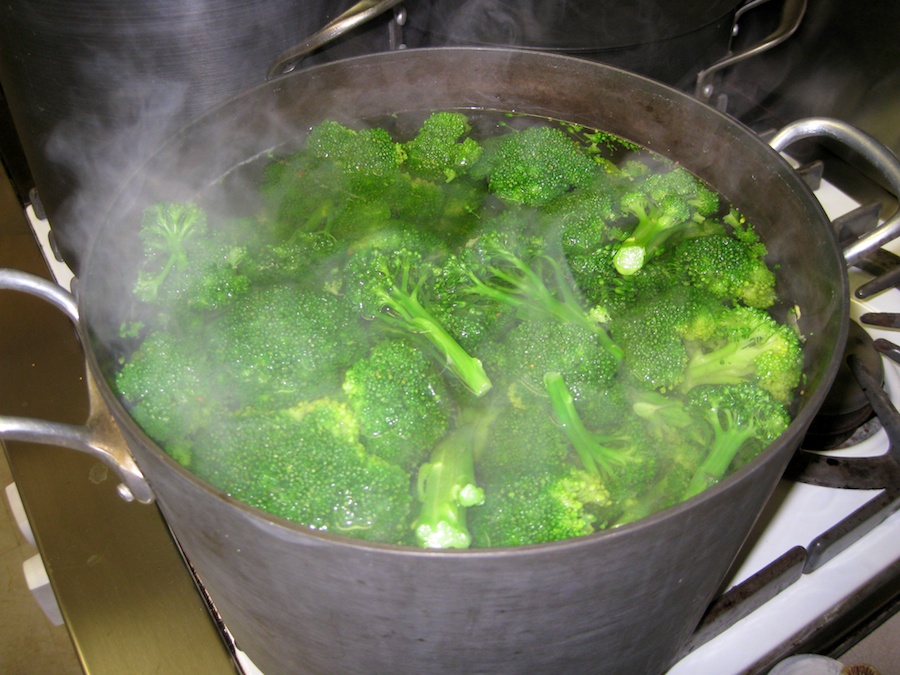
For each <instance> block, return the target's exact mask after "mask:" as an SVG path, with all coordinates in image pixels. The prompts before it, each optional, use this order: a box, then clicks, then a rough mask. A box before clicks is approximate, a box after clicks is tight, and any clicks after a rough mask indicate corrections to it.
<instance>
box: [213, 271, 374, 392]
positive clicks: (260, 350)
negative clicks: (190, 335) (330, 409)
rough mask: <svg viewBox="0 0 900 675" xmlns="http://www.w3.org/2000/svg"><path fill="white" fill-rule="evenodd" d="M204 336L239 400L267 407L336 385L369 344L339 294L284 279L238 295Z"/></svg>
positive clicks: (334, 388)
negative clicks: (232, 380)
mask: <svg viewBox="0 0 900 675" xmlns="http://www.w3.org/2000/svg"><path fill="white" fill-rule="evenodd" d="M209 335H210V341H211V350H212V352H213V355H214V358H216V359H217V360H218V361H220V362H221V363H222V367H223V369H227V371H228V372H230V373H231V374H232V376H233V377H234V381H235V383H236V391H237V392H238V393H239V394H240V395H241V397H242V400H243V402H244V404H245V405H252V406H254V407H257V408H264V409H272V408H282V407H285V406H286V405H290V404H292V403H295V402H296V401H301V400H308V399H312V398H315V397H317V396H319V395H321V394H324V393H327V392H329V391H337V390H339V389H340V384H341V379H342V375H341V368H342V367H347V366H349V365H350V364H352V363H354V362H355V361H356V360H357V359H358V358H360V357H361V356H362V355H363V354H365V351H366V349H367V342H366V340H367V335H366V333H365V331H364V330H363V329H362V328H360V327H359V324H358V320H357V317H356V315H355V314H353V313H352V312H351V311H350V308H348V307H347V305H346V303H344V302H343V301H342V300H341V299H340V298H338V297H337V296H335V295H333V294H332V293H329V292H327V291H320V290H311V289H308V288H304V287H302V286H299V285H296V284H287V283H284V284H279V285H275V286H265V287H260V288H258V289H255V290H254V291H252V292H250V293H246V294H244V295H242V296H240V297H239V298H236V299H235V301H234V302H233V303H232V305H231V307H230V310H229V311H228V312H227V313H225V314H223V315H222V316H221V317H219V318H218V319H217V320H216V321H215V322H214V323H213V324H211V325H210V327H209Z"/></svg>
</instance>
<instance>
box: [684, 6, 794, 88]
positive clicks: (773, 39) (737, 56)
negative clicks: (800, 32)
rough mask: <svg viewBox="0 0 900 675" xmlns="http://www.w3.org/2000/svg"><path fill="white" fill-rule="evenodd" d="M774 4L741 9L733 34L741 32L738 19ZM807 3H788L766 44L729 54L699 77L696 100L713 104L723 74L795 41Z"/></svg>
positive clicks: (766, 38) (737, 14) (700, 73)
mask: <svg viewBox="0 0 900 675" xmlns="http://www.w3.org/2000/svg"><path fill="white" fill-rule="evenodd" d="M769 1H770V0H750V2H748V3H747V4H745V5H743V6H742V7H739V8H738V10H737V12H736V13H735V15H734V23H733V24H732V32H734V31H735V29H736V28H737V22H738V19H740V18H741V16H743V15H744V14H745V13H747V12H748V11H750V10H752V9H755V8H757V7H759V6H760V5H764V4H766V3H767V2H769ZM806 2H807V0H784V6H783V7H782V9H781V19H780V20H779V22H778V26H776V27H775V29H774V30H773V31H772V32H771V33H769V35H767V36H766V37H764V38H763V39H762V40H760V41H759V42H757V43H756V44H754V45H752V46H750V47H748V48H747V49H743V50H741V51H739V52H736V53H733V54H728V56H725V57H723V58H721V59H719V60H718V61H716V62H715V63H713V64H712V65H711V66H709V67H708V68H705V69H704V70H701V71H700V72H699V73H697V81H696V83H695V84H694V96H695V97H696V98H698V99H700V100H701V101H704V102H706V101H709V99H710V98H711V97H712V94H713V90H714V87H713V77H714V76H715V74H716V73H718V72H719V71H720V70H723V69H725V68H728V67H729V66H733V65H734V64H736V63H740V62H741V61H744V60H746V59H749V58H752V57H754V56H756V55H757V54H762V53H763V52H765V51H768V50H769V49H772V47H777V46H778V45H780V44H781V43H782V42H784V41H785V40H787V39H788V38H789V37H791V36H792V35H793V34H794V33H795V32H796V31H797V28H798V27H799V26H800V22H801V21H802V20H803V16H804V15H805V14H806Z"/></svg>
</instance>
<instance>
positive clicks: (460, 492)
mask: <svg viewBox="0 0 900 675" xmlns="http://www.w3.org/2000/svg"><path fill="white" fill-rule="evenodd" d="M490 422H491V417H490V416H484V415H480V414H478V413H476V412H467V413H464V414H462V415H461V416H460V421H459V425H458V427H457V428H456V429H454V430H453V431H451V432H450V434H448V435H447V437H446V438H444V439H443V440H442V441H440V442H439V443H438V444H437V445H436V446H435V448H434V450H433V451H432V453H431V457H430V458H429V460H428V462H426V463H425V464H423V465H422V466H421V467H420V468H419V473H418V480H417V489H416V494H417V495H418V501H419V513H418V516H417V517H416V519H415V521H414V522H413V530H414V532H415V537H416V541H417V542H418V544H419V545H420V546H422V547H424V548H468V547H469V545H470V544H471V543H472V536H471V534H470V533H469V528H468V526H467V524H466V520H467V511H468V510H469V509H471V508H472V507H476V506H480V505H481V504H483V503H484V490H483V489H482V488H481V487H480V486H479V485H478V483H477V481H476V478H475V467H474V458H473V455H474V454H475V453H477V452H479V451H480V447H481V446H482V445H483V444H484V442H485V434H486V425H489V424H490Z"/></svg>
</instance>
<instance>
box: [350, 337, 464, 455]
mask: <svg viewBox="0 0 900 675" xmlns="http://www.w3.org/2000/svg"><path fill="white" fill-rule="evenodd" d="M343 389H344V393H345V394H346V396H347V400H348V402H349V403H350V407H351V408H352V409H353V411H354V412H355V413H356V416H357V418H358V419H359V426H360V432H361V434H362V439H363V444H364V445H365V446H366V449H367V450H368V451H369V452H371V453H372V454H374V455H377V456H379V457H381V458H382V459H385V460H386V461H388V462H391V463H392V464H397V465H398V466H401V467H403V468H404V469H406V470H407V471H412V470H413V469H415V468H416V467H418V466H419V465H420V464H422V462H424V461H425V460H426V459H427V457H428V453H429V450H430V448H431V447H432V446H433V445H434V444H435V443H436V442H437V441H438V440H439V439H440V438H441V437H443V436H444V434H445V433H446V431H447V424H448V419H447V403H448V401H447V392H446V391H445V387H444V383H443V380H442V379H440V377H439V376H438V374H437V373H436V372H435V369H434V365H433V363H432V361H431V359H429V358H428V357H427V356H425V355H424V354H423V353H422V352H421V351H420V350H419V349H417V348H416V347H415V346H413V345H412V344H410V343H409V342H407V341H405V340H402V339H399V340H386V341H384V342H379V343H378V344H376V345H375V346H374V347H373V348H372V351H371V352H370V353H369V354H368V355H367V356H366V357H365V358H364V359H361V360H359V361H357V362H356V363H354V364H353V365H352V366H351V367H350V369H349V370H348V371H347V373H346V375H345V377H344V383H343Z"/></svg>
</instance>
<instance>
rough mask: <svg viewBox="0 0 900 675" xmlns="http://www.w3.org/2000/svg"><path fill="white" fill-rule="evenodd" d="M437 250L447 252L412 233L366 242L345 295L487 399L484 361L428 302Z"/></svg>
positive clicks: (350, 266)
mask: <svg viewBox="0 0 900 675" xmlns="http://www.w3.org/2000/svg"><path fill="white" fill-rule="evenodd" d="M436 251H437V252H441V251H442V247H441V246H440V245H439V244H438V243H437V242H436V241H435V240H433V239H432V238H430V237H427V236H425V235H424V233H419V232H415V231H412V230H409V229H394V230H388V231H382V232H380V233H378V234H377V235H373V236H372V237H371V238H368V239H366V240H364V241H360V242H358V243H357V244H355V245H354V246H353V250H352V254H351V256H350V258H349V259H348V261H347V264H346V266H345V267H344V272H345V276H346V281H345V284H344V296H345V298H346V300H347V301H348V302H349V303H350V304H351V305H352V306H354V307H355V308H356V309H357V311H359V312H361V314H362V316H363V317H364V318H366V319H375V320H377V321H380V322H381V323H382V325H384V326H385V327H386V328H388V329H392V330H394V331H397V332H398V333H399V334H401V335H404V336H406V337H408V338H410V339H413V340H417V341H419V342H423V341H424V342H425V343H426V344H428V345H430V347H432V348H433V349H434V350H435V351H436V352H437V355H438V358H439V359H440V360H441V362H442V365H444V366H446V367H447V369H448V370H450V372H452V373H453V374H454V375H455V376H456V377H457V378H459V380H460V381H461V382H462V383H463V384H465V386H466V387H467V388H468V389H469V390H470V391H471V392H472V393H473V394H475V395H476V396H483V395H484V394H485V393H486V392H487V391H488V390H489V389H490V388H491V381H490V379H489V378H488V376H487V374H486V373H485V372H484V368H483V367H482V365H481V361H479V360H478V359H477V358H475V357H474V356H471V355H470V354H468V352H466V350H465V349H463V348H462V347H461V346H460V344H459V343H458V342H457V341H456V340H455V339H454V338H453V336H452V335H451V334H450V333H449V332H448V331H447V329H446V328H445V327H444V326H443V325H442V324H441V323H440V321H438V319H437V318H435V316H434V315H433V314H432V312H431V311H430V310H429V308H428V306H427V304H428V303H427V301H426V300H425V299H424V298H423V297H422V295H423V288H424V287H425V285H426V282H428V281H429V280H430V279H431V278H432V277H433V276H435V274H436V268H438V266H437V264H436V261H435V258H434V256H435V255H436ZM437 254H438V255H440V253H437Z"/></svg>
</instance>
